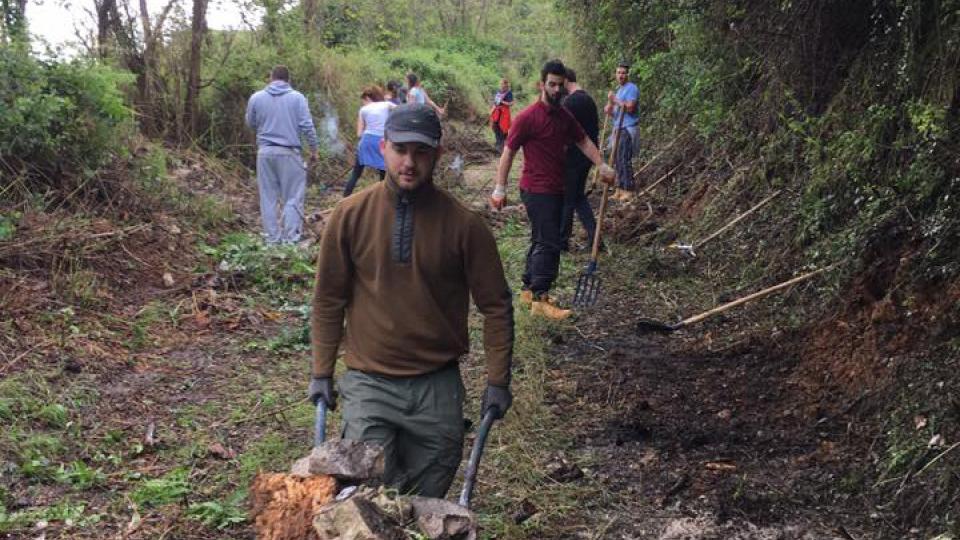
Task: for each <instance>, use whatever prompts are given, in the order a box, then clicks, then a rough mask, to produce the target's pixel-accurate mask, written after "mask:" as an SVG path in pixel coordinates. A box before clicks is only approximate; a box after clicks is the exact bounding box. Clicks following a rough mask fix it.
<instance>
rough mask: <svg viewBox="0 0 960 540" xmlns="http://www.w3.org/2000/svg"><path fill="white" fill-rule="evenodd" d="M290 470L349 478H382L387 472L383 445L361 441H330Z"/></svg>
mask: <svg viewBox="0 0 960 540" xmlns="http://www.w3.org/2000/svg"><path fill="white" fill-rule="evenodd" d="M290 474H293V475H295V476H312V475H315V474H328V475H331V476H335V477H336V478H338V479H340V480H348V481H362V480H369V479H372V478H380V477H381V476H383V448H382V447H381V446H379V445H376V444H371V443H365V442H361V441H348V440H343V439H341V440H334V441H327V442H325V443H323V444H321V445H320V446H317V447H316V448H314V449H313V451H312V452H310V455H309V456H307V457H305V458H302V459H298V460H297V461H296V462H295V463H294V464H293V467H292V468H291V469H290Z"/></svg>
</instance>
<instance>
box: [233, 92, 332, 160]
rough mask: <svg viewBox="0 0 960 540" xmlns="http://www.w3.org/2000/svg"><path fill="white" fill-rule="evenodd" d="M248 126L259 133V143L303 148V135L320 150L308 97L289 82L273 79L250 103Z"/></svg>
mask: <svg viewBox="0 0 960 540" xmlns="http://www.w3.org/2000/svg"><path fill="white" fill-rule="evenodd" d="M246 120H247V125H248V126H250V129H253V130H254V131H256V132H257V146H259V147H261V148H263V147H264V146H287V147H290V148H300V147H301V143H300V135H303V137H304V138H305V139H306V140H307V144H309V145H310V148H311V149H313V150H316V149H317V131H316V130H315V129H314V127H313V118H312V117H311V116H310V108H309V107H308V106H307V98H305V97H303V94H301V93H300V92H297V91H296V90H294V89H293V88H291V87H290V83H288V82H286V81H272V82H271V83H270V84H269V85H267V87H266V88H264V89H263V90H260V91H259V92H256V93H255V94H253V96H251V97H250V101H248V102H247V118H246Z"/></svg>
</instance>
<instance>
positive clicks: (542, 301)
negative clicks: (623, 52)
mask: <svg viewBox="0 0 960 540" xmlns="http://www.w3.org/2000/svg"><path fill="white" fill-rule="evenodd" d="M566 70H567V68H566V67H565V66H564V65H563V63H562V62H560V61H559V60H551V61H549V62H547V63H546V64H544V66H543V69H541V70H540V99H539V100H537V102H536V103H534V104H533V105H530V106H529V107H527V108H526V109H524V110H523V111H522V112H520V114H519V115H517V118H516V119H515V120H514V121H513V124H512V125H511V126H510V134H509V135H508V137H507V144H506V146H505V147H504V149H503V154H502V155H501V156H500V163H499V165H498V166H497V177H496V185H495V187H494V190H493V195H492V196H491V198H490V204H491V205H492V206H493V207H494V208H497V209H500V208H503V206H504V203H505V201H506V189H507V177H508V176H509V174H510V168H511V167H512V166H513V158H514V157H515V156H516V155H517V151H519V150H520V149H521V148H523V172H522V174H521V175H520V198H521V199H522V200H523V204H524V206H525V207H526V209H527V217H528V218H529V220H530V249H528V250H527V264H526V269H525V270H524V273H523V288H522V289H521V292H520V298H521V300H522V301H523V302H524V303H529V304H530V313H532V314H534V315H542V316H544V317H547V318H550V319H565V318H567V317H569V316H570V310H569V309H560V308H558V307H557V306H556V305H554V304H553V302H552V301H551V300H550V297H549V295H548V294H547V293H548V291H549V290H550V287H551V286H552V285H553V282H554V280H555V279H557V273H558V272H559V270H560V243H561V238H560V237H561V229H562V228H563V190H564V187H563V186H564V174H565V171H564V164H565V163H566V152H567V148H569V147H570V146H571V145H576V146H577V148H579V149H580V151H581V152H583V154H584V155H585V156H586V157H587V159H589V160H590V161H591V162H593V164H594V165H596V166H597V167H599V168H600V177H601V178H602V179H603V181H604V182H606V183H608V184H613V180H614V176H615V172H614V170H613V169H612V168H610V166H608V165H607V164H605V163H604V162H603V157H602V156H601V154H600V151H599V150H597V146H596V145H595V144H593V142H592V141H591V140H590V139H589V137H587V135H586V133H584V131H583V128H581V127H580V124H579V123H577V121H576V119H575V118H574V117H573V115H571V114H570V113H569V112H568V111H567V110H566V109H564V108H563V107H561V106H560V101H561V97H562V95H561V89H562V88H563V85H564V82H565V81H566Z"/></svg>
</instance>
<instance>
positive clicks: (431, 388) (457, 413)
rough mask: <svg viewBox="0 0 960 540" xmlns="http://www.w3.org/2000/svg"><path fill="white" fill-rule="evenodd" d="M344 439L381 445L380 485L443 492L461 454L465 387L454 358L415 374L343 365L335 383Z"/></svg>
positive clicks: (436, 494)
mask: <svg viewBox="0 0 960 540" xmlns="http://www.w3.org/2000/svg"><path fill="white" fill-rule="evenodd" d="M338 387H339V391H340V396H341V398H342V401H341V404H342V405H343V413H342V414H343V438H345V439H351V440H360V441H366V442H373V443H377V444H380V445H382V446H383V448H384V453H385V455H384V458H385V460H384V478H383V481H384V484H386V485H388V486H391V487H394V488H396V489H397V490H399V491H400V493H403V494H415V495H423V496H426V497H441V498H442V497H444V496H445V495H446V493H447V490H449V489H450V484H451V483H452V482H453V479H454V477H455V476H456V474H457V468H458V467H459V466H460V458H461V456H462V454H463V437H464V425H463V400H464V395H465V390H464V387H463V380H462V379H461V377H460V367H459V365H458V364H457V363H456V362H451V364H450V365H448V366H446V367H444V368H441V369H439V370H437V371H434V372H432V373H427V374H425V375H419V376H415V377H387V376H384V375H376V374H372V373H365V372H362V371H357V370H353V369H350V370H347V371H346V373H345V374H344V375H343V376H342V377H340V380H339V383H338Z"/></svg>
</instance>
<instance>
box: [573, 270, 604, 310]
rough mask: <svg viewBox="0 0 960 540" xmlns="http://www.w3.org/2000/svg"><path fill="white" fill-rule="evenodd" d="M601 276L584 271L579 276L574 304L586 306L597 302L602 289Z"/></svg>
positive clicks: (574, 294)
mask: <svg viewBox="0 0 960 540" xmlns="http://www.w3.org/2000/svg"><path fill="white" fill-rule="evenodd" d="M601 285H602V284H601V281H600V276H598V275H597V274H595V273H592V272H584V273H582V274H580V277H578V278H577V290H576V291H574V293H573V305H574V306H576V307H580V308H584V307H589V306H592V305H594V304H596V303H597V298H599V297H600V289H601Z"/></svg>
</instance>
